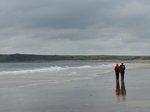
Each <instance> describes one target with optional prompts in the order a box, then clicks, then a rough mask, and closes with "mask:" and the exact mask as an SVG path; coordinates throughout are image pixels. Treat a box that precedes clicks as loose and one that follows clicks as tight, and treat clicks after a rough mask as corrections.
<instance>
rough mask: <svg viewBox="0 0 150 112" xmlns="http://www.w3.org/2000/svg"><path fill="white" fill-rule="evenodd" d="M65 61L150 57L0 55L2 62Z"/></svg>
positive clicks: (145, 57)
mask: <svg viewBox="0 0 150 112" xmlns="http://www.w3.org/2000/svg"><path fill="white" fill-rule="evenodd" d="M64 60H150V56H115V55H34V54H9V55H3V54H1V55H0V62H42V61H48V62H49V61H64Z"/></svg>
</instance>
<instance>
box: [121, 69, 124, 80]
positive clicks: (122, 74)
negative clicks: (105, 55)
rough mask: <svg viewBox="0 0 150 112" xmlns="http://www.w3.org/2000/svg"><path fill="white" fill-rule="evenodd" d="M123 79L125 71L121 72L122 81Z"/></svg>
mask: <svg viewBox="0 0 150 112" xmlns="http://www.w3.org/2000/svg"><path fill="white" fill-rule="evenodd" d="M123 80H124V71H123V72H121V81H123Z"/></svg>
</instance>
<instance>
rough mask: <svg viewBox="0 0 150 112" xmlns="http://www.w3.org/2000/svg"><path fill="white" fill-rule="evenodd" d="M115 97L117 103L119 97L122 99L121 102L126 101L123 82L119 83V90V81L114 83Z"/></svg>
mask: <svg viewBox="0 0 150 112" xmlns="http://www.w3.org/2000/svg"><path fill="white" fill-rule="evenodd" d="M116 96H117V97H118V101H120V96H121V97H122V100H123V101H125V100H126V88H125V83H124V81H121V88H120V83H119V81H118V80H117V81H116Z"/></svg>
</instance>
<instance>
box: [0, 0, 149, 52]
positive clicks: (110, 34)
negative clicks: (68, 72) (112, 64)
mask: <svg viewBox="0 0 150 112" xmlns="http://www.w3.org/2000/svg"><path fill="white" fill-rule="evenodd" d="M149 43H150V0H0V54H15V53H20V54H41V55H55V54H57V55H150V44H149Z"/></svg>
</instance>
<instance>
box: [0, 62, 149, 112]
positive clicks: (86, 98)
mask: <svg viewBox="0 0 150 112" xmlns="http://www.w3.org/2000/svg"><path fill="white" fill-rule="evenodd" d="M125 63H126V62H125ZM149 73H150V65H149V64H148V65H146V66H143V67H138V68H134V69H127V70H126V73H125V81H124V88H125V90H126V93H125V94H121V93H117V92H116V86H117V85H116V81H115V74H114V72H110V73H105V74H102V75H97V77H91V78H87V79H77V80H66V81H62V82H61V81H51V78H50V77H49V78H47V79H41V78H40V79H25V78H22V77H13V78H9V77H0V85H1V88H0V90H1V91H0V98H1V101H0V111H2V112H9V111H11V112H67V111H68V112H69V111H71V112H127V111H129V112H130V111H132V112H137V111H140V112H149V110H150V107H149V103H150V97H149V91H150V89H149V85H150V82H149V80H150V78H149ZM119 84H120V89H121V86H122V83H121V81H119Z"/></svg>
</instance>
